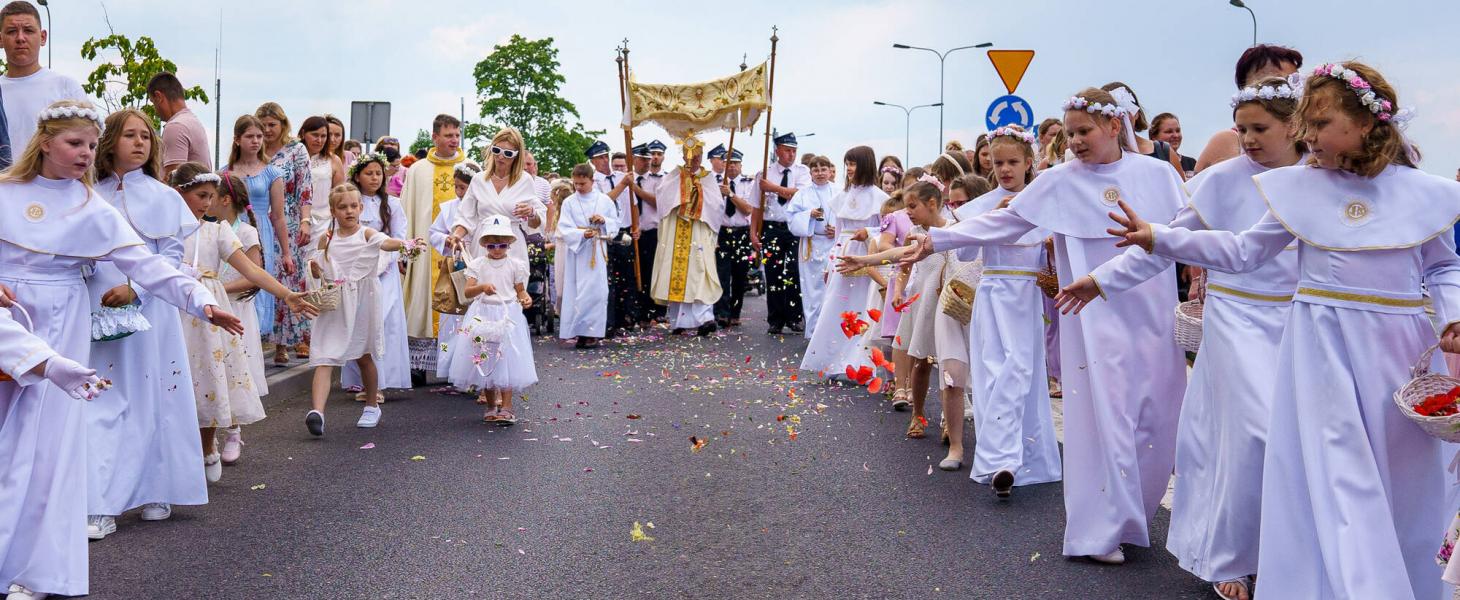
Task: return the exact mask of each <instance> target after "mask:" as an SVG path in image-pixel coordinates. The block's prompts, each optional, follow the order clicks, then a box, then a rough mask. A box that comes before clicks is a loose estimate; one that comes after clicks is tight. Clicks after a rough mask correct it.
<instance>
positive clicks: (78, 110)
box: [36, 106, 106, 129]
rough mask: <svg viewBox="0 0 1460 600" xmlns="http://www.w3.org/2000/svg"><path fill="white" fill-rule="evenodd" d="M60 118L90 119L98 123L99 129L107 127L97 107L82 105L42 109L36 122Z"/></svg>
mask: <svg viewBox="0 0 1460 600" xmlns="http://www.w3.org/2000/svg"><path fill="white" fill-rule="evenodd" d="M58 119H89V120H91V121H92V122H93V123H96V128H97V129H103V128H105V127H106V125H105V124H104V122H103V121H102V116H101V113H99V112H97V111H96V110H95V109H91V108H84V107H80V106H51V107H49V108H47V109H45V110H43V111H41V114H40V116H38V117H36V123H37V124H40V123H44V122H46V121H55V120H58Z"/></svg>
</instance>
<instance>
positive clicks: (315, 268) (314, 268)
mask: <svg viewBox="0 0 1460 600" xmlns="http://www.w3.org/2000/svg"><path fill="white" fill-rule="evenodd" d="M309 274H310V275H313V276H314V278H315V279H319V278H321V277H324V270H323V269H321V268H319V263H317V262H314V261H312V260H311V261H309Z"/></svg>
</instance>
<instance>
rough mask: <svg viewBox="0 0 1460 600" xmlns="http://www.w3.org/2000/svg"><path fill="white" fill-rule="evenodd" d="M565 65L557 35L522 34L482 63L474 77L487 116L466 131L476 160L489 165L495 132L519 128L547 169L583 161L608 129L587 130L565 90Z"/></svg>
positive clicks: (558, 169) (565, 168)
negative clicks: (486, 160) (562, 91)
mask: <svg viewBox="0 0 1460 600" xmlns="http://www.w3.org/2000/svg"><path fill="white" fill-rule="evenodd" d="M560 66H561V64H560V63H559V62H558V50H557V48H555V47H554V46H553V38H550V37H549V38H543V39H540V40H529V39H527V38H524V37H522V36H520V35H516V34H514V35H513V36H512V39H510V40H508V41H507V43H505V44H498V45H496V46H494V47H493V48H492V53H491V54H488V55H487V57H486V58H484V59H482V61H481V62H479V63H477V65H476V68H475V69H474V70H473V71H472V75H473V78H474V79H476V84H477V102H478V103H479V104H480V105H481V113H480V117H481V119H482V120H481V122H479V123H468V124H467V125H466V127H465V130H464V131H463V132H462V134H463V136H462V137H463V142H462V145H463V146H465V147H467V148H468V152H469V154H470V155H471V157H472V158H473V159H474V160H476V161H478V162H483V164H485V163H484V161H483V159H484V158H485V157H484V156H483V155H484V154H485V152H486V150H487V145H488V144H489V143H491V139H492V136H493V135H496V133H497V132H498V131H500V130H501V129H502V128H503V127H514V128H516V129H517V130H518V131H520V132H522V137H523V141H524V142H526V143H527V149H528V150H531V151H532V153H533V155H534V156H535V157H536V158H537V163H538V166H539V169H540V170H541V171H542V172H544V173H546V172H548V171H554V172H557V173H567V172H568V171H569V170H571V169H572V167H573V165H575V164H577V163H580V162H583V160H584V158H583V150H585V149H586V148H587V147H588V145H589V144H592V143H593V138H594V137H595V136H600V135H603V133H604V132H603V131H602V130H597V131H585V130H584V129H583V124H582V123H581V122H580V121H579V119H580V115H579V114H578V108H577V107H576V106H574V105H573V103H572V102H569V101H568V100H567V99H565V98H563V97H562V96H561V95H560V94H559V90H560V89H561V88H562V85H563V83H564V82H565V81H567V80H566V79H565V78H564V77H563V76H562V74H561V73H559V67H560Z"/></svg>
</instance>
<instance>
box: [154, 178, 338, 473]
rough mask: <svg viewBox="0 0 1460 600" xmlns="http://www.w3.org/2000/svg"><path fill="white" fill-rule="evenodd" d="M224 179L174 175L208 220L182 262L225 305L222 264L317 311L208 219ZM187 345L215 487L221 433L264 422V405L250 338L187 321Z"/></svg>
mask: <svg viewBox="0 0 1460 600" xmlns="http://www.w3.org/2000/svg"><path fill="white" fill-rule="evenodd" d="M221 181H222V178H221V177H219V176H218V175H217V174H214V173H212V172H211V171H209V170H208V168H207V167H205V166H203V165H202V164H200V163H195V162H187V163H183V164H181V165H179V166H178V168H177V169H176V170H174V171H173V172H172V182H171V183H172V187H173V189H175V190H177V192H178V193H179V194H181V195H182V198H183V201H184V202H186V203H187V206H188V209H189V210H191V211H192V214H193V216H194V217H195V218H198V219H200V220H202V221H203V223H202V224H201V225H200V226H199V227H198V229H197V230H196V231H195V232H194V233H193V234H192V235H190V236H188V237H187V238H186V239H185V240H183V264H184V265H186V266H187V267H189V268H190V269H189V270H191V271H192V272H193V273H194V274H195V276H196V277H198V278H199V279H200V280H201V281H202V284H203V287H205V288H207V289H208V291H209V292H212V293H213V295H214V296H216V297H218V298H220V299H222V300H220V302H223V303H227V302H228V300H227V298H228V290H227V288H226V287H225V286H224V283H223V279H222V278H223V265H225V264H227V265H230V266H232V267H233V268H234V269H235V270H237V271H238V272H239V273H240V274H241V275H242V276H243V277H244V278H245V279H247V280H248V281H249V282H250V283H252V284H253V285H256V286H258V287H260V288H263V290H264V291H266V292H269V293H271V294H274V296H275V297H277V298H283V299H284V300H285V303H286V304H287V305H288V307H289V309H290V310H292V311H295V312H303V313H305V314H309V312H310V311H312V310H313V307H312V306H309V305H308V304H307V303H305V302H304V301H303V300H302V295H301V294H297V293H293V292H291V291H290V290H289V288H286V287H284V285H283V284H281V283H279V282H278V280H276V279H274V278H273V277H272V276H270V275H269V274H268V272H266V271H264V270H263V268H262V267H260V266H259V265H258V264H256V263H255V262H254V261H253V260H251V259H250V258H249V257H248V255H247V254H244V252H243V244H242V243H240V242H239V241H238V236H236V235H235V234H234V233H233V226H232V225H229V224H227V223H224V222H222V221H219V220H218V219H217V218H215V217H208V216H207V211H208V210H209V209H210V208H211V207H212V206H213V204H214V203H215V202H217V201H218V184H219V182H221ZM183 341H184V342H185V344H186V347H187V350H188V363H189V365H191V367H192V371H193V395H194V402H195V403H196V405H197V409H198V427H199V428H200V429H201V430H202V431H201V434H202V440H203V447H202V452H203V470H204V474H205V476H206V477H207V478H208V481H209V482H210V483H211V482H216V481H218V480H219V479H220V478H221V477H222V476H223V456H222V454H221V453H220V452H219V451H218V449H217V445H218V444H217V433H218V429H219V428H224V429H232V428H236V427H239V426H242V425H248V424H250V423H256V422H258V421H260V420H262V419H263V418H264V404H263V401H262V400H261V399H260V395H259V391H258V390H257V389H254V384H253V383H254V377H253V369H252V367H250V363H249V353H248V351H247V346H248V344H247V340H245V339H243V338H241V337H240V336H238V335H230V334H229V333H228V332H225V331H222V330H220V329H219V328H217V327H214V326H212V325H210V324H208V323H207V322H204V321H202V320H200V319H196V318H191V317H183ZM230 437H231V436H230Z"/></svg>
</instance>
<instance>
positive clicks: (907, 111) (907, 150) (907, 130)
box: [872, 100, 943, 165]
mask: <svg viewBox="0 0 1460 600" xmlns="http://www.w3.org/2000/svg"><path fill="white" fill-rule="evenodd" d="M872 104H876V105H877V106H891V107H893V108H900V109H902V112H903V117H904V119H903V129H902V158H903V160H906V161H907V164H909V165H910V164H912V144H911V142H912V113H913V111H915V110H917V109H919V108H928V107H932V106H937V107H939V108H940V109H941V108H942V107H943V103H942V102H934V103H932V104H919V105H917V106H914V107H911V108H909V107H906V106H903V105H901V104H893V103H891V102H883V101H881V100H873V101H872ZM938 146H939V147H940V148H941V147H942V143H941V142H939V144H938Z"/></svg>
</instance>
